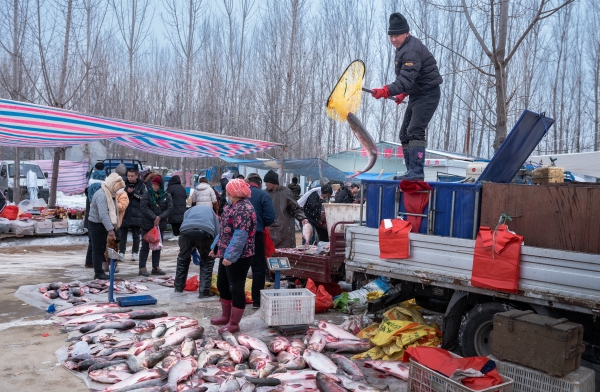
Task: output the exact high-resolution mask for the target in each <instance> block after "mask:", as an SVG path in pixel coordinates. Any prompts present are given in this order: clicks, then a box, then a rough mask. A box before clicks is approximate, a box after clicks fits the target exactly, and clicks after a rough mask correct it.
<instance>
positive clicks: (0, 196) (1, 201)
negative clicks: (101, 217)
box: [0, 192, 87, 216]
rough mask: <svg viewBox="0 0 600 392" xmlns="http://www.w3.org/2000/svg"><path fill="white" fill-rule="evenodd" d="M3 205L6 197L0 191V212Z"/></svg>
mask: <svg viewBox="0 0 600 392" xmlns="http://www.w3.org/2000/svg"><path fill="white" fill-rule="evenodd" d="M5 206H6V198H5V197H4V194H3V193H2V192H0V212H2V210H3V209H4V207H5ZM86 216H87V215H86Z"/></svg>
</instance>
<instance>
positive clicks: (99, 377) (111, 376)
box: [88, 365, 131, 384]
mask: <svg viewBox="0 0 600 392" xmlns="http://www.w3.org/2000/svg"><path fill="white" fill-rule="evenodd" d="M121 366H122V365H116V366H114V368H110V367H108V368H104V369H98V370H92V371H88V376H89V378H90V379H92V380H93V381H96V382H100V383H103V384H117V383H119V382H121V381H123V380H125V379H127V378H129V377H131V373H129V371H128V369H127V365H125V367H124V368H123V367H121Z"/></svg>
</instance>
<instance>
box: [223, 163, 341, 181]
mask: <svg viewBox="0 0 600 392" xmlns="http://www.w3.org/2000/svg"><path fill="white" fill-rule="evenodd" d="M221 159H223V160H224V161H225V162H228V163H236V164H238V165H244V166H248V167H253V168H255V169H260V170H274V171H277V169H278V168H279V166H280V160H279V159H270V160H260V159H254V160H249V159H236V158H226V157H221ZM319 161H321V170H320V171H319ZM284 171H285V172H286V173H293V174H297V175H300V176H305V177H310V178H321V177H327V178H328V179H329V180H338V181H343V180H345V179H346V177H348V175H347V174H346V173H344V172H343V171H341V170H339V169H336V168H335V167H333V166H331V165H330V164H328V163H327V162H325V161H324V160H322V159H319V158H308V159H286V160H285V161H284Z"/></svg>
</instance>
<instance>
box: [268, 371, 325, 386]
mask: <svg viewBox="0 0 600 392" xmlns="http://www.w3.org/2000/svg"><path fill="white" fill-rule="evenodd" d="M317 373H319V372H318V371H317V370H293V371H290V372H287V373H276V374H271V375H270V376H268V377H267V378H277V379H279V381H281V382H284V383H289V382H295V381H303V380H314V379H316V378H317Z"/></svg>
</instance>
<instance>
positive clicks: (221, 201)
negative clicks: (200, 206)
mask: <svg viewBox="0 0 600 392" xmlns="http://www.w3.org/2000/svg"><path fill="white" fill-rule="evenodd" d="M228 183H229V180H228V179H227V178H221V195H220V197H219V216H221V215H223V207H225V206H226V205H227V192H226V190H225V187H226V186H227V184H228Z"/></svg>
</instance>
